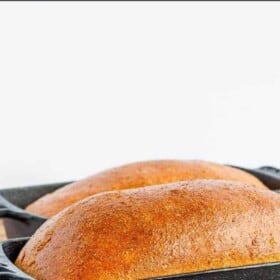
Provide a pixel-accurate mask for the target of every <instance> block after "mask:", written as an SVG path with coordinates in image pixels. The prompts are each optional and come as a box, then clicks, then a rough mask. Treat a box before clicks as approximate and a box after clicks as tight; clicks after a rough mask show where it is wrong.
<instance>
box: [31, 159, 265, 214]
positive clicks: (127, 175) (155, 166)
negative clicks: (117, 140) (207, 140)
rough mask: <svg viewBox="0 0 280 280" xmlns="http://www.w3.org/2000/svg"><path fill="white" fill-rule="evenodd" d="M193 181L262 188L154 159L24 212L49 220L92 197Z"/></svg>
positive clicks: (235, 175) (211, 167) (227, 173)
mask: <svg viewBox="0 0 280 280" xmlns="http://www.w3.org/2000/svg"><path fill="white" fill-rule="evenodd" d="M193 179H223V180H231V181H238V182H243V183H247V184H253V185H255V186H258V187H262V188H263V187H265V186H264V185H263V184H262V183H261V182H260V181H259V180H258V179H257V178H255V177H254V176H252V175H251V174H249V173H247V172H244V171H242V170H239V169H236V168H232V167H229V166H225V165H220V164H216V163H211V162H206V161H199V160H186V161H179V160H155V161H146V162H137V163H132V164H128V165H123V166H120V167H117V168H113V169H109V170H106V171H104V172H101V173H98V174H96V175H93V176H91V177H88V178H86V179H84V180H81V181H78V182H75V183H73V184H69V185H67V186H65V187H63V188H61V189H59V190H57V191H55V192H53V193H50V194H47V195H45V196H43V197H41V198H40V199H38V200H36V201H35V202H33V203H32V204H30V205H29V206H28V207H27V208H26V209H27V210H28V211H30V212H32V213H35V214H38V215H41V216H43V217H51V216H53V215H55V214H57V213H58V212H60V211H61V210H63V209H64V208H66V207H68V206H69V205H71V204H73V203H75V202H77V201H79V200H81V199H84V198H86V197H88V196H91V195H93V194H97V193H100V192H105V191H112V190H121V189H131V188H138V187H145V186H150V185H158V184H165V183H171V182H178V181H186V180H193Z"/></svg>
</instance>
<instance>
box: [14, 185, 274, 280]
mask: <svg viewBox="0 0 280 280" xmlns="http://www.w3.org/2000/svg"><path fill="white" fill-rule="evenodd" d="M279 225H280V196H279V194H277V193H275V192H272V191H270V190H268V189H266V188H259V187H256V186H253V185H248V184H244V183H238V182H230V181H223V180H193V181H186V182H177V183H173V184H167V185H161V186H150V187H145V188H139V189H131V190H124V191H112V192H107V193H102V194H99V195H95V196H92V197H90V198H87V199H85V200H82V201H80V202H78V203H76V204H74V205H72V206H71V207H69V208H67V209H65V210H64V211H62V212H60V213H59V214H58V215H56V216H54V217H53V218H51V219H49V220H48V221H47V222H46V223H44V224H43V226H41V227H40V229H39V230H38V231H37V232H36V233H35V234H34V236H33V237H31V239H30V241H29V242H28V243H27V244H26V245H25V247H24V248H23V250H22V251H21V252H20V254H19V256H18V258H17V261H16V265H17V266H18V267H19V268H21V269H22V270H23V271H25V272H26V273H27V274H29V275H31V276H33V277H34V278H35V279H38V280H45V279H47V280H54V279H55V280H57V279H67V280H78V279H85V280H87V279H143V278H152V277H162V276H165V275H174V274H180V273H191V272H198V271H205V270H212V269H221V268H228V267H238V266H246V265H252V264H259V263H268V262H276V261H279V260H280V231H279Z"/></svg>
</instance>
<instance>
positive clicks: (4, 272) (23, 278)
mask: <svg viewBox="0 0 280 280" xmlns="http://www.w3.org/2000/svg"><path fill="white" fill-rule="evenodd" d="M27 240H28V238H18V239H12V240H8V241H7V240H6V241H3V242H1V243H0V279H1V280H35V279H33V278H32V277H29V276H28V275H26V274H25V273H24V272H22V271H21V270H20V269H19V268H17V267H16V266H15V265H14V264H13V261H14V260H15V259H16V257H17V255H18V252H19V251H20V249H21V248H22V247H23V246H24V244H25V243H26V242H27Z"/></svg>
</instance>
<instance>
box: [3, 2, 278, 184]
mask: <svg viewBox="0 0 280 280" xmlns="http://www.w3.org/2000/svg"><path fill="white" fill-rule="evenodd" d="M279 15H280V5H279V3H268V4H266V3H230V2H228V3H203V2H201V3H137V2H135V3H109V2H108V3H22V4H20V3H10V4H9V3H1V4H0V143H1V145H0V187H7V186H18V185H27V184H36V183H45V182H53V181H60V180H70V179H76V178H80V177H83V176H86V175H89V174H91V173H93V172H96V171H99V170H102V169H104V168H107V167H111V166H114V165H119V164H123V163H126V162H131V161H138V160H145V159H158V158H180V159H185V158H200V159H207V160H212V161H218V162H226V163H232V164H240V165H244V166H259V165H263V164H266V165H275V166H279V167H280V148H279V147H280V134H279V130H280V118H279V116H280V112H279V108H280V97H279V96H280V36H279V26H280V16H279Z"/></svg>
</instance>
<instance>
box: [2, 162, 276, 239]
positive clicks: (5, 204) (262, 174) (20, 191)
mask: <svg viewBox="0 0 280 280" xmlns="http://www.w3.org/2000/svg"><path fill="white" fill-rule="evenodd" d="M234 167H236V168H239V169H242V170H245V171H247V172H249V173H251V174H253V175H255V176H256V177H257V178H259V179H260V180H261V181H262V182H263V183H264V184H265V185H266V186H268V187H269V188H270V189H272V190H279V191H280V170H279V169H277V168H274V167H269V166H263V167H260V168H256V169H247V168H242V167H238V166H234ZM69 183H71V182H64V183H56V184H48V185H39V186H32V187H19V188H10V189H4V190H0V217H3V218H4V226H5V230H6V234H7V237H8V238H17V237H24V236H31V235H32V234H33V233H34V232H35V231H36V229H37V228H38V227H39V226H40V225H41V224H42V223H43V222H45V221H46V218H44V217H40V216H37V215H35V214H32V213H30V212H27V211H25V210H23V209H24V208H25V207H26V206H27V205H29V204H30V203H31V202H33V201H35V200H37V199H38V198H39V197H41V196H43V195H45V194H47V193H50V192H53V191H54V190H56V189H58V188H60V187H62V186H65V185H67V184H69Z"/></svg>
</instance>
